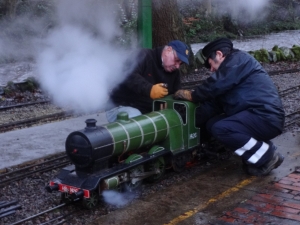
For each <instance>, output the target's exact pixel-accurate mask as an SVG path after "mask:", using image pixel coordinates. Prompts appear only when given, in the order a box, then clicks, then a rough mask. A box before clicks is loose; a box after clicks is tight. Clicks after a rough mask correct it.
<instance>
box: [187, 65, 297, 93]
mask: <svg viewBox="0 0 300 225" xmlns="http://www.w3.org/2000/svg"><path fill="white" fill-rule="evenodd" d="M298 72H300V69H289V70H274V71H269V72H268V74H269V75H270V76H276V75H280V74H289V73H298ZM188 79H189V80H191V81H186V82H183V83H182V88H183V89H189V90H190V89H193V88H195V87H196V86H197V85H200V84H201V83H202V82H203V81H204V80H199V78H195V77H193V76H190V77H189V78H188Z"/></svg>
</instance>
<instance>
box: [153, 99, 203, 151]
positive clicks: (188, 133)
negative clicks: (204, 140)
mask: <svg viewBox="0 0 300 225" xmlns="http://www.w3.org/2000/svg"><path fill="white" fill-rule="evenodd" d="M197 107H198V104H195V103H192V102H189V101H183V100H174V99H173V97H172V96H171V95H169V96H167V97H165V98H162V99H158V100H155V101H153V111H159V110H163V109H172V110H175V111H176V112H177V113H178V114H179V115H180V117H181V120H182V130H183V132H182V133H183V139H184V147H183V149H191V148H193V147H196V146H198V145H199V144H200V129H199V128H198V127H196V108H197Z"/></svg>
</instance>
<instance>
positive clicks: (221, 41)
mask: <svg viewBox="0 0 300 225" xmlns="http://www.w3.org/2000/svg"><path fill="white" fill-rule="evenodd" d="M224 47H228V48H230V49H232V48H233V44H232V42H231V41H230V40H229V39H228V38H218V39H216V40H214V41H212V42H209V43H208V44H207V45H205V46H204V48H203V49H202V54H203V56H204V57H205V58H206V60H205V67H206V68H210V65H209V63H208V58H209V57H210V55H211V54H212V53H213V52H215V51H217V50H220V49H221V48H224Z"/></svg>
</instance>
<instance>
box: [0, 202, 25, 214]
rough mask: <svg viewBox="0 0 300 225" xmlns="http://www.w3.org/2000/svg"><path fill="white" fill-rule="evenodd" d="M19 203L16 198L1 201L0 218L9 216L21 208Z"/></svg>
mask: <svg viewBox="0 0 300 225" xmlns="http://www.w3.org/2000/svg"><path fill="white" fill-rule="evenodd" d="M21 208H22V207H21V205H19V204H18V201H17V200H13V201H10V202H7V201H1V202H0V218H3V217H6V216H9V215H11V214H14V213H16V210H18V209H21Z"/></svg>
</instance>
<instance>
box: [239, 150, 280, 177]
mask: <svg viewBox="0 0 300 225" xmlns="http://www.w3.org/2000/svg"><path fill="white" fill-rule="evenodd" d="M283 160H284V157H283V155H281V154H280V153H279V152H275V153H274V155H273V157H272V159H271V160H270V161H269V162H267V163H265V164H264V165H262V166H260V167H255V166H254V165H253V164H248V163H246V162H244V161H243V169H244V170H245V172H246V173H248V174H249V175H253V176H266V175H268V174H269V173H270V172H271V171H272V170H273V169H276V168H277V167H278V166H280V165H281V163H282V162H283Z"/></svg>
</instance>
